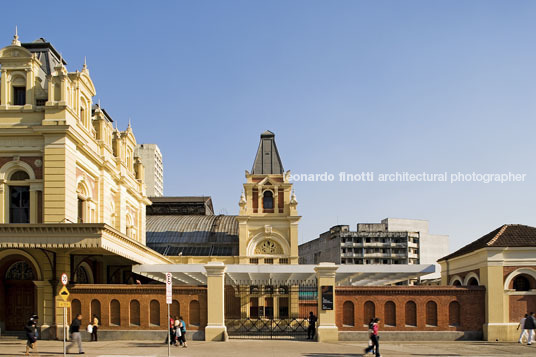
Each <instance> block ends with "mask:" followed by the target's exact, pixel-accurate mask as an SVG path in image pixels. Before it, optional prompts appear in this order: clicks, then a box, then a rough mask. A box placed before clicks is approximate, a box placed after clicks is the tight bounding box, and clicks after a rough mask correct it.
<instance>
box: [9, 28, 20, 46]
mask: <svg viewBox="0 0 536 357" xmlns="http://www.w3.org/2000/svg"><path fill="white" fill-rule="evenodd" d="M11 45H12V46H20V41H19V30H18V28H17V26H16V25H15V36H13V41H11Z"/></svg>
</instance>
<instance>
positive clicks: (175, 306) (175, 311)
mask: <svg viewBox="0 0 536 357" xmlns="http://www.w3.org/2000/svg"><path fill="white" fill-rule="evenodd" d="M169 311H170V312H169V313H170V314H171V316H181V305H180V304H179V302H178V301H177V300H173V303H172V304H171V307H170V308H169Z"/></svg>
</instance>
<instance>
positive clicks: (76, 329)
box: [67, 314, 84, 354]
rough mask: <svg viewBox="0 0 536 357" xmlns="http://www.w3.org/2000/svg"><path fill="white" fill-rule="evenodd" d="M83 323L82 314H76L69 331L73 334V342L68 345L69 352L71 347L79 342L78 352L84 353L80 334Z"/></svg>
mask: <svg viewBox="0 0 536 357" xmlns="http://www.w3.org/2000/svg"><path fill="white" fill-rule="evenodd" d="M81 325H82V314H78V315H76V317H75V318H74V320H73V322H72V323H71V326H70V327H69V333H70V334H71V343H70V344H69V346H67V353H69V350H70V349H71V347H74V344H75V343H76V344H78V353H79V354H83V353H84V351H83V350H82V336H80V326H81Z"/></svg>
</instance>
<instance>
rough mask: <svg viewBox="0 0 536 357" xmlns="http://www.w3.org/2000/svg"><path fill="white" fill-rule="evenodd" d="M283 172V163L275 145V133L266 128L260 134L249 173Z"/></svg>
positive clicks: (269, 173)
mask: <svg viewBox="0 0 536 357" xmlns="http://www.w3.org/2000/svg"><path fill="white" fill-rule="evenodd" d="M283 172H284V170H283V163H282V162H281V158H280V157H279V152H278V151H277V146H276V145H275V134H274V133H272V132H271V131H269V130H266V131H265V132H264V133H262V134H261V141H260V143H259V148H258V149H257V155H256V156H255V161H254V162H253V168H252V170H251V173H252V174H253V175H281V174H283Z"/></svg>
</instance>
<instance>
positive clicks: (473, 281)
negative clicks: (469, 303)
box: [467, 277, 478, 286]
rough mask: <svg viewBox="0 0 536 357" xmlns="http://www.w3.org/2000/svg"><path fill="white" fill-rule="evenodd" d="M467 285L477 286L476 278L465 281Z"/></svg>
mask: <svg viewBox="0 0 536 357" xmlns="http://www.w3.org/2000/svg"><path fill="white" fill-rule="evenodd" d="M467 286H478V280H476V278H475V277H473V278H471V279H469V281H468V282H467Z"/></svg>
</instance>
